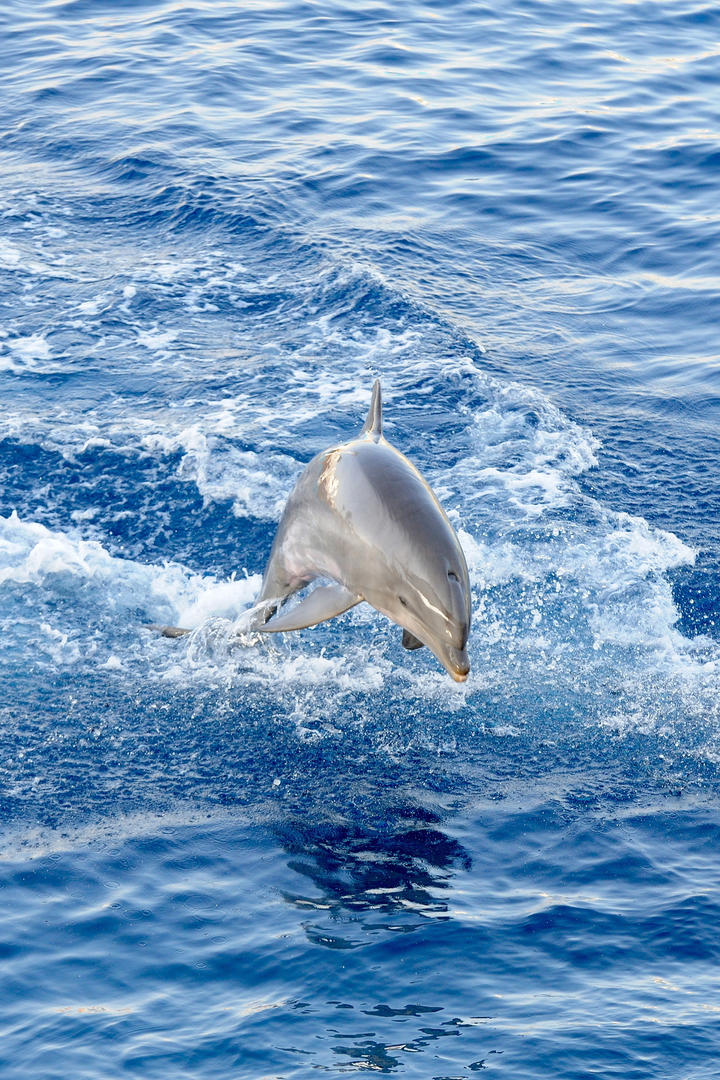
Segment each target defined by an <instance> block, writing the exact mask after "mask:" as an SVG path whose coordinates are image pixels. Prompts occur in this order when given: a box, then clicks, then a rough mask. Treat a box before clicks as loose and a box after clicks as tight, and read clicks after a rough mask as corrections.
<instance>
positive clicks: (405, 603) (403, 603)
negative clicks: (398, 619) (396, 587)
mask: <svg viewBox="0 0 720 1080" xmlns="http://www.w3.org/2000/svg"><path fill="white" fill-rule="evenodd" d="M398 600H399V601H400V603H401V604H402V606H403V607H407V600H406V599H405V597H404V596H398Z"/></svg>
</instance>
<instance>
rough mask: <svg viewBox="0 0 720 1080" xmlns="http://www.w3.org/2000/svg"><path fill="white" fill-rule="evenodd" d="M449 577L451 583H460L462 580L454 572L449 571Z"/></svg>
mask: <svg viewBox="0 0 720 1080" xmlns="http://www.w3.org/2000/svg"><path fill="white" fill-rule="evenodd" d="M448 577H449V578H450V580H451V581H459V580H460V578H459V577H458V576H457V574H456V573H455V571H454V570H448Z"/></svg>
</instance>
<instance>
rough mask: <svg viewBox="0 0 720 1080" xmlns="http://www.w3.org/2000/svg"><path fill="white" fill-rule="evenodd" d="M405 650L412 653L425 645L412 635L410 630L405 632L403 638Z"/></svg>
mask: <svg viewBox="0 0 720 1080" xmlns="http://www.w3.org/2000/svg"><path fill="white" fill-rule="evenodd" d="M402 643H403V649H409V650H410V651H411V652H412V650H413V649H422V648H423V646H424V643H423V642H422V641H420V640H419V638H416V637H415V635H414V634H411V633H410V631H409V630H403V636H402Z"/></svg>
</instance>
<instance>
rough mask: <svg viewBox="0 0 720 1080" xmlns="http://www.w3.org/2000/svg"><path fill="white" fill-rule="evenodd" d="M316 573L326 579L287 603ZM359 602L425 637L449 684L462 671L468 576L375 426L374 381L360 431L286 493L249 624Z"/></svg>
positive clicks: (436, 512) (416, 477)
mask: <svg viewBox="0 0 720 1080" xmlns="http://www.w3.org/2000/svg"><path fill="white" fill-rule="evenodd" d="M315 578H330V579H331V580H332V582H333V584H330V585H319V586H317V587H316V588H315V589H314V590H313V591H312V592H310V593H309V594H308V595H307V596H306V597H305V599H304V600H302V601H301V602H300V603H299V604H297V605H296V606H294V607H291V608H290V609H288V610H285V609H282V608H281V604H282V603H283V601H284V600H286V599H287V597H289V596H292V595H293V593H296V592H297V591H298V590H299V589H302V588H303V587H304V586H306V585H309V584H310V582H312V581H314V580H315ZM363 600H365V601H367V603H368V604H371V605H372V607H374V608H376V609H377V610H378V611H380V612H382V614H383V615H387V617H388V618H389V619H392V621H393V622H395V623H397V624H398V625H399V626H401V627H402V628H403V638H402V643H403V645H404V646H405V648H406V649H420V648H422V646H423V645H427V647H428V648H429V649H430V650H431V652H433V653H434V654H435V656H436V657H437V658H438V660H439V661H440V663H441V664H442V665H443V667H444V668H445V669H446V670H447V671H448V672H449V673H450V674H451V675H452V677H453V679H455V680H456V682H464V681H465V679H466V678H467V675H468V672H469V670H470V662H469V660H468V655H467V651H466V649H465V645H466V643H467V639H468V633H469V631H470V582H469V580H468V572H467V565H466V563H465V556H464V555H463V551H462V548H461V547H460V542H459V541H458V538H457V536H456V534H455V530H454V529H453V527H452V525H451V524H450V522H449V520H448V518H447V515H446V514H445V512H444V510H443V509H442V507H441V506H440V503H439V502H438V500H437V498H436V497H435V495H434V494H433V492H432V490H431V489H430V487H429V485H428V484H427V483H426V482H425V480H423V478H422V476H421V475H420V473H419V472H418V470H417V469H416V468H415V466H414V465H412V464H411V463H410V462H409V461H408V459H407V458H406V457H405V456H404V455H403V454H401V453H400V451H399V450H396V449H395V447H394V446H391V445H390V443H389V442H387V440H386V439H385V437H384V436H383V431H382V398H381V390H380V381H379V379H378V380H376V382H375V385H374V386H373V391H372V401H371V403H370V411H369V413H368V417H367V420H366V421H365V426H364V427H363V429H362V431H361V432H360V435H359V436H358V437H357V438H355V439H351V440H350V442H346V443H343V444H342V445H341V446H333V447H331V448H330V449H328V450H324V451H323V452H322V453H320V454H318V455H317V456H316V457H314V458H313V459H312V461H311V462H310V463H309V464H308V465H307V466H306V468H305V470H304V472H303V473H302V475H301V476H300V478H299V480H298V482H297V483H296V485H295V487H294V489H293V491H292V492H291V493H290V496H289V498H288V501H287V504H286V506H285V509H284V511H283V515H282V518H281V520H280V524H279V526H278V530H277V533H276V534H275V540H274V542H273V546H272V551H271V552H270V559H269V561H268V564H267V567H266V568H265V574H264V576H263V583H262V589H261V591H260V595H259V596H258V599H257V601H256V606H255V609H254V610H255V611H257V612H258V621H257V623H256V625H255V627H254V629H256V630H258V631H260V632H262V633H266V634H271V633H277V632H279V631H285V630H301V629H303V628H304V627H306V626H315V625H316V624H317V623H321V622H324V621H325V620H326V619H333V618H335V616H336V615H341V614H342V613H343V612H344V611H348V610H349V609H350V608H352V607H354V606H355V605H356V604H359V603H361V602H362V601H363Z"/></svg>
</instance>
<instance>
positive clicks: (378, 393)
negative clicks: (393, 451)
mask: <svg viewBox="0 0 720 1080" xmlns="http://www.w3.org/2000/svg"><path fill="white" fill-rule="evenodd" d="M382 433H383V430H382V390H381V389H380V380H379V379H376V380H375V383H374V385H373V388H372V399H371V401H370V411H369V412H368V415H367V420H366V421H365V426H364V427H363V429H362V431H361V433H360V434H361V435H365V436H366V437H367V438H369V439H373V440H374V441H375V442H377V441H378V439H382Z"/></svg>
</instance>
